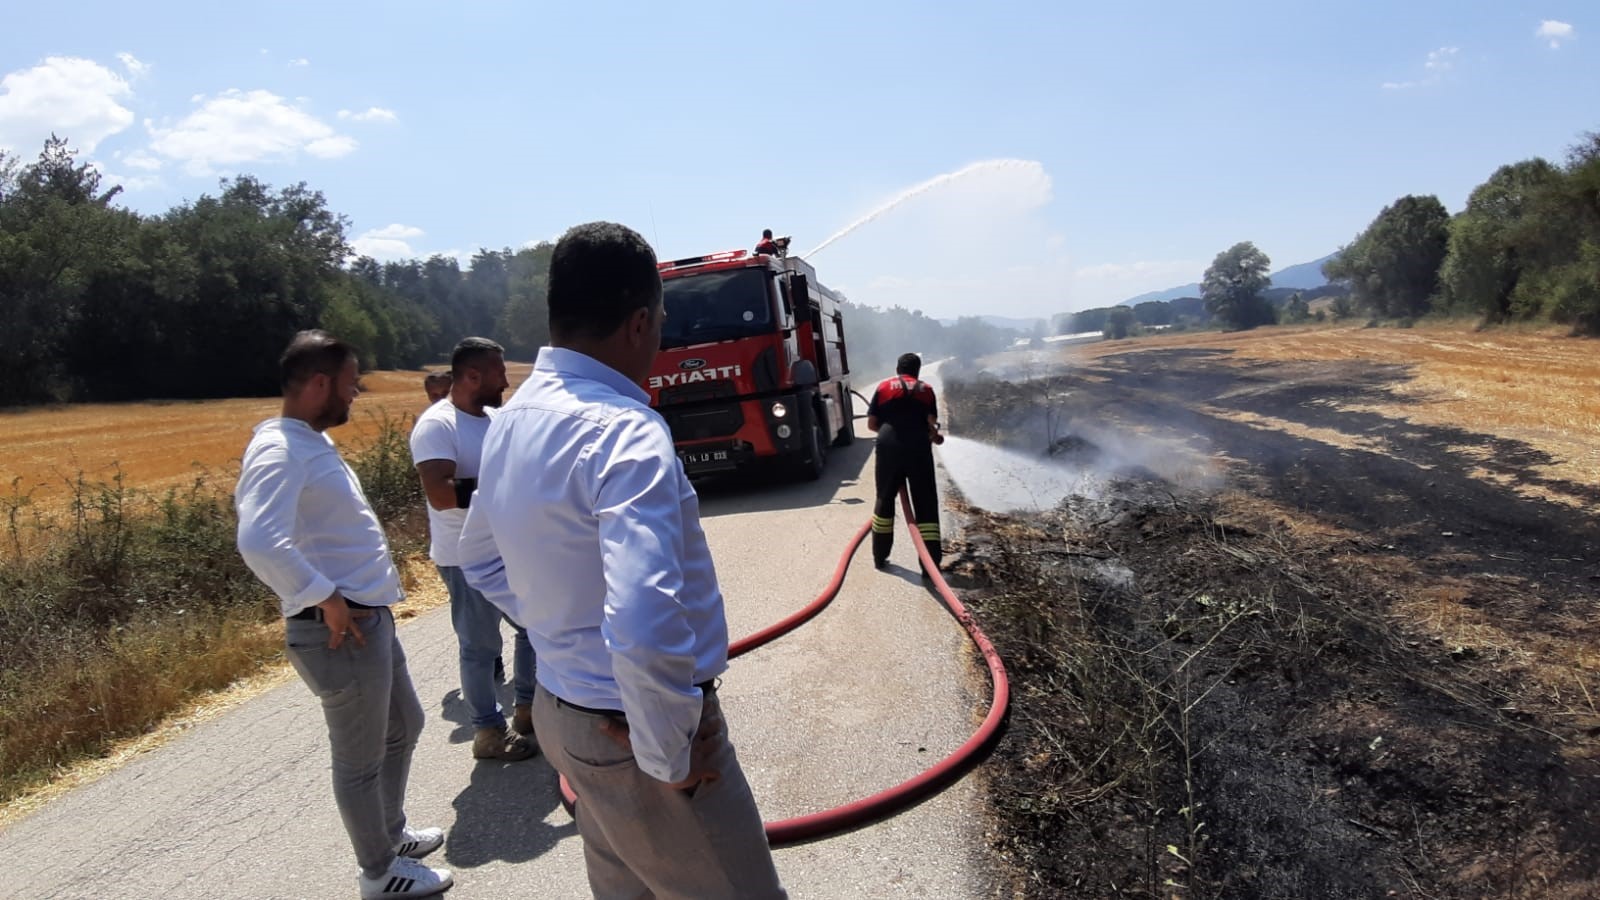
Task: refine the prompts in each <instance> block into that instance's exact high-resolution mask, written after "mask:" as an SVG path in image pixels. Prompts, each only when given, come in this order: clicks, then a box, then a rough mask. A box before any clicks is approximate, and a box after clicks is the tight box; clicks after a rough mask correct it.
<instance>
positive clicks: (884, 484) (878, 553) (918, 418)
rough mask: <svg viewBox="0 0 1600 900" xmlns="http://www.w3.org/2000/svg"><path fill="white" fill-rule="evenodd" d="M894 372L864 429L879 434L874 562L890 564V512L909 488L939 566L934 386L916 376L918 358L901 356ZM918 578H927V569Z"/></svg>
mask: <svg viewBox="0 0 1600 900" xmlns="http://www.w3.org/2000/svg"><path fill="white" fill-rule="evenodd" d="M894 370H895V373H896V374H895V376H894V377H893V378H888V379H885V380H884V381H883V382H882V383H881V384H879V385H878V389H877V390H875V391H873V392H872V402H871V403H870V404H868V406H867V428H868V429H869V430H871V431H874V432H876V433H877V435H878V449H877V452H876V453H875V454H874V455H875V456H876V457H877V464H876V466H877V472H876V474H877V484H878V500H877V504H876V505H875V506H874V507H873V508H872V563H873V565H875V566H877V567H878V568H880V569H882V568H884V567H885V566H887V565H888V564H889V549H890V547H892V546H893V545H894V509H895V505H896V504H897V503H899V498H900V487H901V485H908V486H909V487H910V492H911V511H912V513H913V514H914V515H915V516H916V517H917V530H918V531H919V532H921V533H922V540H923V542H924V543H926V544H927V545H928V554H929V555H930V556H932V557H933V562H934V565H935V566H937V565H938V564H939V561H940V559H941V558H942V557H943V553H942V550H941V547H940V543H939V493H938V489H937V487H935V485H934V482H933V445H934V444H942V443H944V435H942V434H940V433H939V407H938V403H937V402H936V400H935V399H934V396H933V388H932V387H930V386H929V385H928V384H927V383H926V382H923V381H920V380H918V378H917V375H918V374H919V373H920V372H921V371H922V359H921V358H920V357H918V356H917V355H916V354H915V353H906V354H903V355H902V356H901V357H900V359H899V361H898V362H897V363H896V364H895V369H894ZM922 574H923V577H927V576H928V573H927V572H926V571H924V572H923V573H922Z"/></svg>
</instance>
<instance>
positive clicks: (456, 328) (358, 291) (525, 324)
mask: <svg viewBox="0 0 1600 900" xmlns="http://www.w3.org/2000/svg"><path fill="white" fill-rule="evenodd" d="M119 191H120V188H119V187H116V186H113V187H110V188H106V187H105V186H104V185H103V183H102V177H101V175H100V173H99V172H98V171H97V170H96V169H95V167H94V166H93V165H92V164H88V163H80V162H79V161H78V160H77V159H76V155H75V153H74V151H73V150H72V149H71V148H70V147H69V146H68V144H67V142H66V141H65V140H62V139H58V138H52V139H51V140H50V141H49V142H48V143H47V144H46V145H45V148H44V150H43V152H42V153H41V154H40V155H39V158H38V160H37V161H35V162H33V163H31V164H28V165H25V166H24V165H20V164H19V163H18V161H17V160H16V159H14V158H9V157H5V156H4V155H0V304H3V306H4V310H3V312H4V315H5V321H6V325H5V327H4V328H3V329H0V404H19V403H34V402H45V401H67V400H132V399H142V398H148V397H225V396H248V395H267V394H272V393H275V392H276V391H277V387H278V385H277V379H278V374H277V357H278V354H279V353H280V352H281V351H282V349H283V346H284V344H285V343H287V341H288V339H289V337H290V336H291V335H292V334H294V332H296V331H299V330H301V329H304V328H314V327H321V328H326V329H328V330H329V331H332V332H334V333H336V334H339V335H341V336H343V337H345V338H347V339H348V340H350V341H351V342H353V343H354V344H355V345H356V346H357V347H359V348H360V349H361V358H362V363H363V365H364V366H365V367H367V368H414V367H418V366H422V365H425V364H427V363H430V362H434V361H437V360H439V359H441V358H444V357H447V356H448V354H449V351H450V348H451V347H452V346H453V345H454V344H455V342H456V341H457V340H459V339H460V338H461V337H462V336H464V335H468V334H493V335H496V336H497V337H498V339H499V340H501V342H502V343H504V344H506V346H507V348H508V349H509V350H511V351H512V352H513V353H517V354H523V355H529V356H531V355H532V353H533V352H534V350H535V349H536V348H537V347H538V346H539V345H541V344H543V343H544V342H545V341H546V340H547V339H548V334H547V333H546V327H547V326H546V311H545V306H544V289H545V277H546V273H547V272H548V270H549V262H550V252H551V250H552V249H553V248H552V247H551V246H550V245H548V244H544V245H540V246H536V247H532V248H528V249H523V250H517V251H513V250H511V249H509V248H508V249H505V250H499V251H495V250H482V251H480V252H479V253H478V254H477V255H476V256H475V257H473V259H472V264H471V266H470V267H469V268H468V269H465V270H463V269H462V268H461V266H460V264H459V263H458V262H457V261H456V260H455V259H453V258H450V257H444V256H435V257H433V258H431V259H428V260H404V261H398V262H388V263H379V262H377V261H376V260H373V259H371V258H368V257H360V258H357V259H355V260H354V261H353V262H352V261H351V248H350V244H349V241H348V240H347V238H346V229H347V227H348V220H347V219H345V217H343V216H341V215H338V214H337V213H335V212H333V211H332V210H330V209H329V208H328V206H327V202H326V200H325V199H324V197H323V195H322V194H321V193H320V192H318V191H314V190H312V189H310V188H309V187H307V186H306V185H305V184H303V183H301V184H295V185H291V186H289V187H285V188H282V189H278V190H274V189H273V188H271V187H270V186H268V185H266V184H264V183H262V182H261V181H259V180H258V179H256V178H254V177H252V176H249V175H241V176H238V177H235V178H230V179H225V180H223V181H222V182H221V185H220V191H219V193H217V194H216V195H210V194H207V195H202V196H201V197H200V198H199V199H198V200H194V201H192V202H186V203H183V204H181V205H179V206H176V207H174V208H172V209H170V210H168V211H167V212H165V213H162V214H159V215H140V214H138V213H136V212H133V211H131V210H128V209H125V208H121V207H118V206H115V205H113V204H112V200H113V199H114V198H115V197H116V196H117V194H118V193H119Z"/></svg>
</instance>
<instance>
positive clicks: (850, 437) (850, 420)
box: [833, 391, 856, 447]
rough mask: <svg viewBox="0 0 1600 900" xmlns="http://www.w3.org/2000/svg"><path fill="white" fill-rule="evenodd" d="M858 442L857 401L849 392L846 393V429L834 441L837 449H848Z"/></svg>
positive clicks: (840, 431)
mask: <svg viewBox="0 0 1600 900" xmlns="http://www.w3.org/2000/svg"><path fill="white" fill-rule="evenodd" d="M855 442H856V401H855V398H854V397H852V396H850V392H849V391H845V392H844V427H843V428H841V429H839V436H838V437H837V438H835V439H834V441H833V445H834V446H835V447H848V446H850V445H851V444H854V443H855Z"/></svg>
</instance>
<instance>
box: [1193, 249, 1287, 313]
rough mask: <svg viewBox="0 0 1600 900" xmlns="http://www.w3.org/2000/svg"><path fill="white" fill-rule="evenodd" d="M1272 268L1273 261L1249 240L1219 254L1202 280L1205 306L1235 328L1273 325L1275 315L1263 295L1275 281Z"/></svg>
mask: <svg viewBox="0 0 1600 900" xmlns="http://www.w3.org/2000/svg"><path fill="white" fill-rule="evenodd" d="M1271 268H1272V260H1271V259H1269V258H1268V257H1267V255H1266V254H1265V253H1262V252H1261V251H1260V250H1259V249H1257V248H1256V245H1255V244H1252V243H1250V242H1249V241H1242V242H1240V243H1237V244H1234V245H1233V246H1232V247H1230V248H1228V249H1227V250H1224V251H1222V252H1221V253H1218V254H1217V257H1216V259H1215V260H1213V261H1212V263H1211V267H1210V268H1208V269H1206V274H1205V278H1204V279H1203V280H1202V281H1201V283H1200V293H1201V296H1202V297H1204V298H1205V301H1206V309H1207V310H1208V311H1209V312H1210V313H1211V314H1212V315H1214V316H1216V317H1218V318H1220V319H1222V320H1223V321H1224V322H1226V323H1227V324H1228V327H1229V328H1232V329H1234V330H1236V331H1244V330H1247V329H1250V328H1254V327H1256V326H1257V325H1270V324H1272V322H1274V321H1275V319H1276V316H1275V314H1274V312H1273V309H1272V307H1271V305H1269V304H1268V303H1267V302H1266V301H1265V300H1263V299H1262V296H1261V294H1262V292H1263V291H1265V290H1266V289H1267V285H1269V284H1271V282H1272V279H1271V278H1270V277H1269V276H1268V274H1267V273H1268V272H1269V271H1271Z"/></svg>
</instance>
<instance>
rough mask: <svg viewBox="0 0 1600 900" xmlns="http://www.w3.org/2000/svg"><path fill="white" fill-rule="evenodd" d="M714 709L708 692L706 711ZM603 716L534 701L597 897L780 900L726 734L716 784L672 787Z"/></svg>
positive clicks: (550, 699)
mask: <svg viewBox="0 0 1600 900" xmlns="http://www.w3.org/2000/svg"><path fill="white" fill-rule="evenodd" d="M716 709H717V696H716V692H715V691H708V692H707V693H706V710H707V712H711V711H715V710H716ZM604 721H605V717H604V716H600V715H596V714H594V713H587V712H582V711H579V710H576V709H573V708H572V707H570V706H567V705H566V704H564V703H559V702H557V700H556V698H555V696H554V695H553V694H551V693H550V692H549V691H547V690H545V689H544V686H543V685H540V686H539V688H538V689H537V690H536V691H535V692H534V696H533V730H534V734H535V736H536V737H537V738H538V739H539V746H540V747H541V748H543V749H544V753H545V757H546V758H547V759H549V760H550V764H551V765H553V766H555V767H556V769H557V771H559V772H560V773H561V774H562V775H565V776H566V777H567V782H568V783H569V784H571V785H572V789H573V790H574V791H575V792H577V794H578V808H577V819H578V833H579V834H580V835H582V836H583V855H584V860H585V862H586V863H587V865H588V870H589V889H590V890H591V891H593V892H594V896H595V897H596V900H784V898H786V897H788V894H786V893H785V892H784V890H783V888H782V887H781V886H779V884H778V871H777V869H776V868H775V867H774V866H773V864H772V850H771V848H770V847H768V846H767V835H766V832H765V831H764V830H763V829H762V824H761V813H760V812H759V811H758V810H757V809H756V801H755V797H754V795H752V794H751V793H750V784H749V782H747V781H746V780H745V777H744V772H743V771H742V770H741V769H740V768H739V760H738V757H736V756H735V755H734V751H733V744H731V743H729V741H728V733H727V730H726V728H724V730H723V731H722V734H721V740H720V746H719V749H718V750H717V752H716V754H715V756H714V757H713V759H714V762H713V765H714V766H715V767H716V768H717V769H718V770H720V771H721V773H722V777H721V778H720V779H718V780H717V781H713V782H710V783H708V784H702V785H699V786H698V787H696V788H695V789H694V790H693V791H692V792H691V791H679V790H673V789H672V788H670V787H667V785H666V784H664V783H662V782H660V781H657V780H656V779H654V778H651V777H650V776H649V775H646V774H645V773H644V772H642V771H640V770H639V767H638V765H637V764H635V762H634V759H633V755H632V754H631V753H630V752H628V751H627V750H625V749H623V748H622V747H621V746H620V745H619V744H618V743H617V742H616V741H614V740H613V739H612V738H610V737H608V736H607V735H605V734H603V733H602V732H601V731H600V725H601V724H602V723H603V722H604Z"/></svg>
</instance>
